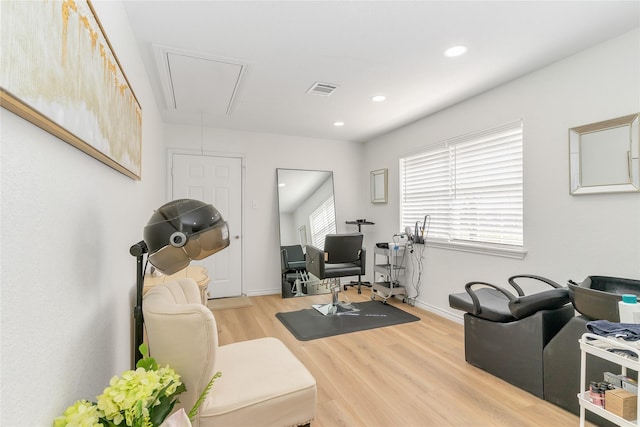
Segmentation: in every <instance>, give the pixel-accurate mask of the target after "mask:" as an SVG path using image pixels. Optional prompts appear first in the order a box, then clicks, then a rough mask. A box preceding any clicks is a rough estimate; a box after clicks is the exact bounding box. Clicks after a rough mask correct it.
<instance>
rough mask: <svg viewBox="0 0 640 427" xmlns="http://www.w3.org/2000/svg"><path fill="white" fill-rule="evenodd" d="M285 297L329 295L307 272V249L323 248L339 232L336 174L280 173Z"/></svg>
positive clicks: (317, 172)
mask: <svg viewBox="0 0 640 427" xmlns="http://www.w3.org/2000/svg"><path fill="white" fill-rule="evenodd" d="M276 178H277V185H278V214H279V225H280V256H279V257H280V267H281V268H280V271H281V277H280V280H281V283H282V297H283V298H289V297H298V296H306V295H317V294H325V293H329V292H330V289H329V287H328V286H327V285H326V284H324V283H322V282H321V281H320V280H319V279H318V278H316V277H314V276H313V275H311V274H309V273H307V271H306V262H305V254H306V246H307V245H313V246H315V247H317V248H320V249H323V248H324V237H325V236H326V235H327V234H331V233H335V232H336V212H335V205H334V192H333V172H331V171H316V170H301V169H277V170H276Z"/></svg>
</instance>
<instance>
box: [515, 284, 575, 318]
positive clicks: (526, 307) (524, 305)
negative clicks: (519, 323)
mask: <svg viewBox="0 0 640 427" xmlns="http://www.w3.org/2000/svg"><path fill="white" fill-rule="evenodd" d="M569 301H571V299H570V296H569V289H568V288H554V289H550V290H548V291H543V292H538V293H535V294H531V295H527V296H523V297H519V298H518V299H517V300H515V301H512V302H509V311H510V312H511V314H513V316H514V317H515V318H516V319H523V318H525V317H527V316H531V315H532V314H533V313H535V312H537V311H540V310H555V309H556V308H560V307H562V306H564V305H566V304H568V303H569Z"/></svg>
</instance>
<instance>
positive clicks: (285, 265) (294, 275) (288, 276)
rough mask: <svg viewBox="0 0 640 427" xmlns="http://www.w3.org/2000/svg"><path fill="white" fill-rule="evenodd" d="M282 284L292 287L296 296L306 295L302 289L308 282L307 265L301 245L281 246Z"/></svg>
mask: <svg viewBox="0 0 640 427" xmlns="http://www.w3.org/2000/svg"><path fill="white" fill-rule="evenodd" d="M280 262H281V270H282V283H283V284H284V283H287V284H289V285H290V286H291V287H292V289H291V290H292V292H295V296H302V295H305V294H304V292H303V289H302V286H303V284H304V283H306V282H307V281H308V280H307V274H306V273H307V265H306V260H305V254H304V252H303V251H302V246H301V245H289V246H280Z"/></svg>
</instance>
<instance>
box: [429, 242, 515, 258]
mask: <svg viewBox="0 0 640 427" xmlns="http://www.w3.org/2000/svg"><path fill="white" fill-rule="evenodd" d="M426 245H427V246H429V247H431V248H438V249H447V250H451V251H461V252H471V253H476V254H483V255H492V256H499V257H504V258H513V259H524V257H525V256H526V255H527V250H526V249H524V248H519V249H515V248H507V247H499V246H488V245H480V244H472V243H461V242H447V241H433V240H427V243H426Z"/></svg>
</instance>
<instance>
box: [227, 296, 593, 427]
mask: <svg viewBox="0 0 640 427" xmlns="http://www.w3.org/2000/svg"><path fill="white" fill-rule="evenodd" d="M341 295H344V293H343V294H341ZM370 295H371V294H370V290H369V289H368V288H366V289H363V291H362V295H358V294H357V292H356V290H355V289H352V288H349V291H347V292H346V297H347V298H348V299H349V300H351V301H361V300H368V299H369V296H370ZM330 298H331V297H330V296H329V295H319V296H310V297H300V298H289V299H282V298H280V296H279V295H269V296H260V297H251V300H252V302H253V306H251V307H243V308H236V309H229V310H220V311H216V312H215V317H216V321H217V323H218V330H219V339H220V344H221V345H223V344H228V343H232V342H237V341H243V340H247V339H253V338H259V337H264V336H274V337H277V338H279V339H281V340H282V341H284V343H285V344H286V345H287V347H289V349H291V351H292V352H293V353H295V354H296V356H297V357H298V358H299V359H300V360H301V361H302V362H303V363H304V364H305V365H306V366H307V368H308V369H309V370H310V371H311V373H312V374H313V376H314V377H315V378H316V381H317V386H318V402H317V414H316V419H315V420H314V422H313V423H312V424H311V425H312V427H335V426H348V427H358V426H366V427H374V426H381V427H382V426H385V427H386V426H389V427H413V426H416V427H422V426H438V427H446V426H465V427H466V426H474V427H481V426H509V427H511V426H517V427H522V426H578V424H579V419H578V417H577V416H575V415H573V414H571V413H569V412H567V411H565V410H563V409H561V408H559V407H557V406H555V405H552V404H550V403H548V402H545V401H544V400H541V399H538V398H536V397H535V396H533V395H531V394H529V393H527V392H525V391H523V390H520V389H518V388H516V387H513V386H511V385H509V384H507V383H506V382H504V381H502V380H500V379H498V378H496V377H494V376H492V375H490V374H487V373H486V372H484V371H482V370H480V369H477V368H474V367H473V366H471V365H469V364H467V363H466V362H465V360H464V341H463V328H462V325H459V324H457V323H455V322H451V321H449V320H447V319H444V318H442V317H440V316H437V315H434V314H432V313H429V312H427V311H424V310H422V309H419V308H415V307H411V306H409V305H407V304H403V303H402V302H400V301H397V300H393V301H390V303H391V304H392V305H396V306H399V307H400V308H402V309H403V310H405V311H407V312H410V313H412V314H415V315H416V316H418V317H420V318H421V320H420V321H419V322H412V323H407V324H403V325H397V326H390V327H386V328H379V329H374V330H369V331H362V332H356V333H351V334H345V335H339V336H335V337H330V338H323V339H318V340H313V341H298V340H296V339H295V338H294V337H293V335H291V334H290V333H289V331H288V330H287V329H286V328H285V327H284V326H283V325H282V324H281V323H280V321H279V320H278V319H277V318H276V317H275V314H276V313H278V312H286V311H294V310H299V309H303V308H309V307H310V305H311V304H313V303H325V302H329V301H330ZM341 299H344V296H343V297H341ZM588 425H591V424H588Z"/></svg>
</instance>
